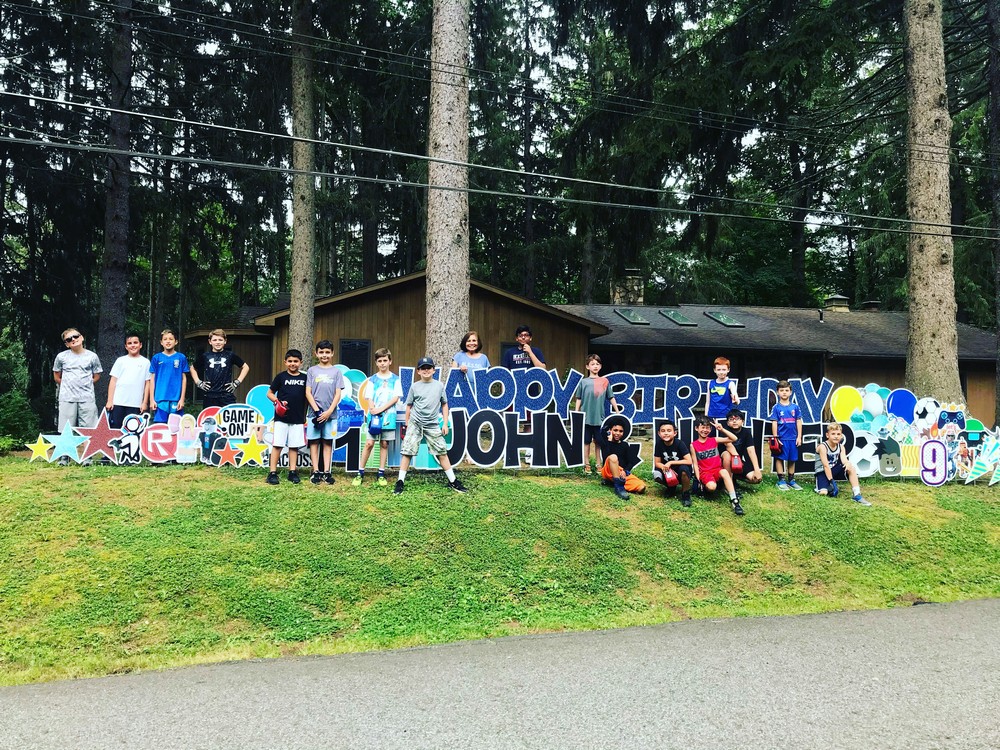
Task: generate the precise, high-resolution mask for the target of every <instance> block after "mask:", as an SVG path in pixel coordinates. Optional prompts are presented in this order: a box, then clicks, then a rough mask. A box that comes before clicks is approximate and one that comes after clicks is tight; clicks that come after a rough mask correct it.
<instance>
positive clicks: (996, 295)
mask: <svg viewBox="0 0 1000 750" xmlns="http://www.w3.org/2000/svg"><path fill="white" fill-rule="evenodd" d="M986 25H987V29H988V32H989V46H990V59H989V71H988V75H987V77H988V82H989V101H990V107H989V111H988V113H987V115H986V119H987V120H988V123H989V124H988V130H989V151H990V214H991V216H992V219H993V220H992V221H991V222H990V226H992V227H993V230H994V231H996V230H997V228H998V227H1000V0H986ZM993 303H994V307H995V310H996V319H997V356H996V365H995V367H996V386H995V387H996V406H995V411H994V415H993V424H994V425H1000V239H996V240H993Z"/></svg>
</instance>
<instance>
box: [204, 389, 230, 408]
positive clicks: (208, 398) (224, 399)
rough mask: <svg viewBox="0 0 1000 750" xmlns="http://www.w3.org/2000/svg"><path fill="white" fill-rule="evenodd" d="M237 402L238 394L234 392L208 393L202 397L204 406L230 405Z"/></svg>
mask: <svg viewBox="0 0 1000 750" xmlns="http://www.w3.org/2000/svg"><path fill="white" fill-rule="evenodd" d="M235 403H236V396H235V394H232V393H206V394H205V397H204V398H203V399H202V406H204V408H206V409H207V408H208V407H210V406H229V405H230V404H235Z"/></svg>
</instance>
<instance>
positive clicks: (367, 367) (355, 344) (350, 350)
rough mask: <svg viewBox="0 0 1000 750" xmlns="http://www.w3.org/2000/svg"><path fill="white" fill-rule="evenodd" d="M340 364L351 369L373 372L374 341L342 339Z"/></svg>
mask: <svg viewBox="0 0 1000 750" xmlns="http://www.w3.org/2000/svg"><path fill="white" fill-rule="evenodd" d="M340 364H342V365H344V366H345V367H347V368H348V369H349V370H360V371H361V372H363V373H365V374H367V373H369V372H371V366H372V342H371V341H370V340H369V339H341V340H340Z"/></svg>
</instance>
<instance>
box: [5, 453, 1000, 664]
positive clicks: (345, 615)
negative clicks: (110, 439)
mask: <svg viewBox="0 0 1000 750" xmlns="http://www.w3.org/2000/svg"><path fill="white" fill-rule="evenodd" d="M461 476H462V478H463V480H464V481H465V482H466V484H467V485H468V486H469V487H470V490H471V491H470V493H469V494H467V495H458V494H455V493H453V492H451V491H450V490H448V489H447V488H446V487H445V486H444V483H443V478H442V477H441V476H440V475H429V474H420V473H417V472H414V473H413V474H411V478H410V480H408V482H407V490H406V493H405V494H404V495H403V496H402V497H399V498H397V497H394V496H393V495H392V494H391V486H390V487H389V488H379V489H376V488H375V487H374V486H368V485H366V486H365V487H362V488H360V489H358V488H353V487H351V486H350V484H349V482H348V481H346V480H345V479H344V477H343V475H342V474H340V475H338V482H337V484H336V485H335V486H334V487H328V486H325V485H323V486H313V485H310V484H308V482H307V483H304V484H302V485H300V486H298V487H295V486H292V485H290V484H288V483H286V482H284V481H283V482H282V484H281V485H280V486H278V487H269V486H267V485H265V484H264V473H263V472H262V471H257V470H248V469H243V470H219V469H212V468H208V467H201V466H194V467H186V468H182V467H178V466H172V467H138V468H119V467H99V466H93V467H75V466H74V467H69V468H60V467H57V466H54V465H39V464H37V463H36V464H31V465H29V464H28V463H27V461H25V460H24V459H22V458H14V457H10V458H4V459H0V683H2V684H13V683H23V682H30V681H37V680H50V679H57V678H66V677H82V676H90V675H102V674H108V673H115V672H128V671H133V670H139V669H150V668H162V667H168V666H176V665H181V664H193V663H199V662H209V661H220V660H229V659H243V658H250V657H268V656H278V655H285V654H330V653H339V652H345V651H358V650H365V649H377V648H393V647H398V646H409V645H415V644H425V643H440V642H445V641H454V640H458V639H468V638H481V637H490V636H501V635H510V634H518V633H537V632H546V631H556V630H573V629H586V628H607V627H620V626H626V625H642V624H650V623H662V622H669V621H672V620H679V619H685V618H704V617H735V616H748V615H764V614H792V613H802V612H822V611H830V610H843V609H864V608H877V607H892V606H899V605H907V604H910V603H912V602H914V601H917V600H928V601H950V600H956V599H970V598H977V597H993V596H1000V487H996V486H995V487H992V488H988V487H986V486H985V485H982V484H980V485H978V486H972V487H964V486H961V485H949V486H947V487H944V488H940V489H930V488H927V487H924V486H923V485H922V484H919V483H916V482H913V481H907V482H902V481H891V482H890V481H875V480H872V481H870V482H866V483H865V494H866V496H867V498H868V499H869V500H871V501H872V502H873V503H874V507H872V508H863V507H860V506H858V505H856V504H855V503H852V502H851V501H850V499H849V498H844V497H843V496H842V497H841V499H837V500H834V499H829V498H820V497H818V496H817V495H815V494H814V493H813V492H811V491H810V488H809V487H807V491H804V492H787V493H780V492H778V491H777V490H776V489H774V487H773V484H771V485H768V486H765V487H762V488H758V489H757V490H756V491H754V492H751V493H748V494H747V495H746V497H745V499H744V502H743V504H744V506H745V508H746V511H747V515H746V516H744V517H743V518H737V517H736V516H734V515H733V514H732V512H731V511H730V509H729V504H728V502H725V501H723V500H721V499H719V500H716V501H705V500H701V499H697V498H696V499H695V504H694V507H692V508H691V509H683V508H681V506H680V502H679V501H678V500H677V499H672V500H665V499H664V497H663V495H662V493H661V490H660V489H659V488H652V487H651V489H650V491H649V492H648V493H647V494H646V495H645V496H639V497H636V498H635V499H634V500H633V501H632V502H629V503H623V502H621V501H619V500H618V499H617V498H615V497H614V495H613V494H612V492H611V491H610V490H609V489H608V488H605V487H602V486H600V485H599V484H598V483H597V482H596V481H595V480H593V479H591V478H586V479H585V478H584V477H583V475H582V474H580V473H578V472H573V471H569V472H547V473H544V474H541V475H538V474H530V473H513V472H479V473H476V472H472V471H465V472H463V473H462V475H461ZM647 478H648V477H647ZM369 481H370V480H369Z"/></svg>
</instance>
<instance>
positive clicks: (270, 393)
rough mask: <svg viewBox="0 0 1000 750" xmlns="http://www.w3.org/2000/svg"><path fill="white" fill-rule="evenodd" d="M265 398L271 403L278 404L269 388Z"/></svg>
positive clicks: (275, 395)
mask: <svg viewBox="0 0 1000 750" xmlns="http://www.w3.org/2000/svg"><path fill="white" fill-rule="evenodd" d="M267 398H268V400H269V401H271V402H273V403H275V404H276V403H278V395H277V394H276V393H275V392H274V391H272V390H271V389H270V388H268V389H267Z"/></svg>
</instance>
